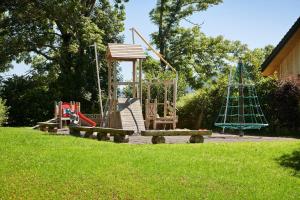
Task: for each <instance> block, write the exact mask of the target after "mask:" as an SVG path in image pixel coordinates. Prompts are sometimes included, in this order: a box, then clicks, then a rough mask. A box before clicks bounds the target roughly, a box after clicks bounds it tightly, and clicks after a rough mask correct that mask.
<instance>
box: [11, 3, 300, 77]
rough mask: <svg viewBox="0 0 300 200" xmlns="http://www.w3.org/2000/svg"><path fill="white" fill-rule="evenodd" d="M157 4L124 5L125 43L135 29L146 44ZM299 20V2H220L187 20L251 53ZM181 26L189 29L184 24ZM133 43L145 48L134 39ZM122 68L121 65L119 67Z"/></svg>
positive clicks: (17, 70)
mask: <svg viewBox="0 0 300 200" xmlns="http://www.w3.org/2000/svg"><path fill="white" fill-rule="evenodd" d="M155 5H156V0H129V3H127V4H126V20H125V31H124V32H123V33H122V34H123V35H124V37H125V38H124V39H125V41H124V42H125V43H129V44H130V43H132V36H131V31H130V30H129V29H130V28H131V27H135V28H136V29H137V30H138V31H139V32H140V33H142V35H143V36H144V37H145V38H146V39H147V40H148V41H149V40H150V36H149V35H150V34H151V33H152V32H154V31H157V27H156V26H155V25H154V24H153V23H152V22H151V21H150V18H149V12H150V11H151V9H152V8H154V7H155ZM299 16H300V0H223V3H221V4H219V5H216V6H213V7H210V8H209V9H208V10H207V11H204V12H201V13H197V14H194V15H193V16H191V17H189V18H188V19H189V20H190V21H192V22H193V23H198V24H202V25H201V30H202V31H203V32H204V33H205V34H206V35H209V36H218V35H223V36H224V37H225V38H226V39H230V40H240V41H241V42H242V43H245V44H247V45H248V46H249V47H250V48H251V49H253V48H261V47H264V46H266V45H268V44H271V45H274V46H276V45H277V44H278V42H279V41H280V40H281V39H282V37H283V36H284V35H285V33H286V32H287V31H288V30H289V28H290V27H291V26H292V25H293V24H294V22H295V21H296V20H297V18H298V17H299ZM182 25H183V26H191V25H190V24H189V23H187V22H183V23H182ZM135 43H137V44H142V45H143V47H144V48H146V46H145V45H144V44H143V43H142V42H141V41H140V40H139V39H138V38H136V41H135ZM14 65H15V67H14V69H13V70H11V71H10V72H8V73H6V75H11V74H18V75H20V74H24V73H26V71H27V70H28V66H25V65H24V64H16V63H14ZM121 66H122V65H121ZM127 68H128V63H127V64H125V65H123V67H122V72H123V76H124V79H125V80H128V79H130V74H131V71H130V70H127Z"/></svg>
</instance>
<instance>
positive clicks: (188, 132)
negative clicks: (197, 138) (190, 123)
mask: <svg viewBox="0 0 300 200" xmlns="http://www.w3.org/2000/svg"><path fill="white" fill-rule="evenodd" d="M211 134H212V131H211V130H146V131H142V132H141V135H142V136H192V135H211Z"/></svg>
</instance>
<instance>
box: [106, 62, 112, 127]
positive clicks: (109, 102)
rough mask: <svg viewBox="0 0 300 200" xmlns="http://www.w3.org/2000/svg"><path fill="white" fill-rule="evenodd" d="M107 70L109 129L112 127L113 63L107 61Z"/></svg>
mask: <svg viewBox="0 0 300 200" xmlns="http://www.w3.org/2000/svg"><path fill="white" fill-rule="evenodd" d="M107 68H108V116H107V117H108V127H110V123H111V120H110V116H111V110H112V109H111V106H112V89H111V81H112V78H111V61H110V60H108V61H107Z"/></svg>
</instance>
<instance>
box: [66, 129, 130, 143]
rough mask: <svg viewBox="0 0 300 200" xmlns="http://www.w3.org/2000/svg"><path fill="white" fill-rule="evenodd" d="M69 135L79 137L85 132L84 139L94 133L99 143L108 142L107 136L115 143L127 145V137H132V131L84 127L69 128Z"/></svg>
mask: <svg viewBox="0 0 300 200" xmlns="http://www.w3.org/2000/svg"><path fill="white" fill-rule="evenodd" d="M69 129H70V134H71V135H74V136H80V132H81V131H82V132H85V133H84V137H90V136H91V135H92V134H93V133H94V132H96V133H97V139H98V140H101V141H107V140H110V137H109V136H113V137H114V142H116V143H128V142H129V138H128V137H127V136H128V135H132V134H133V133H134V130H123V129H114V128H102V127H86V126H70V127H69Z"/></svg>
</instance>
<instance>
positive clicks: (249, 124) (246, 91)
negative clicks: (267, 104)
mask: <svg viewBox="0 0 300 200" xmlns="http://www.w3.org/2000/svg"><path fill="white" fill-rule="evenodd" d="M215 126H217V127H221V128H223V130H224V129H225V128H227V129H237V130H240V131H243V130H247V129H260V128H262V127H266V126H268V122H267V120H266V118H265V116H264V114H263V112H262V109H261V106H260V104H259V101H258V96H257V93H256V90H255V84H254V82H253V81H252V80H251V77H250V75H249V73H248V72H247V70H246V68H245V67H244V65H243V64H242V63H239V64H238V65H237V67H236V69H235V70H231V72H230V75H229V80H228V87H227V91H226V95H225V96H224V100H223V105H222V107H221V109H220V113H219V115H218V117H217V120H216V122H215Z"/></svg>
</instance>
